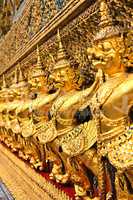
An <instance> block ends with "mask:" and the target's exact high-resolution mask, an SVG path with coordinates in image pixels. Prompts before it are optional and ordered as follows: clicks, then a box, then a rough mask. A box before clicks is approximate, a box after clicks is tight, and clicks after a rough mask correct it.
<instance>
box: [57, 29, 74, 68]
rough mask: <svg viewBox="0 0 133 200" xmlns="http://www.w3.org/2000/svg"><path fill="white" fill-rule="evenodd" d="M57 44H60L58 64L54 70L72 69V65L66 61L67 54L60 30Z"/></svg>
mask: <svg viewBox="0 0 133 200" xmlns="http://www.w3.org/2000/svg"><path fill="white" fill-rule="evenodd" d="M57 42H58V52H57V63H56V64H55V66H54V69H60V68H67V67H70V63H69V61H68V60H67V59H66V53H65V50H64V47H63V45H62V41H61V36H60V31H59V29H58V30H57Z"/></svg>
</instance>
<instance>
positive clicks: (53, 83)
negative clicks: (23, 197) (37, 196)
mask: <svg viewBox="0 0 133 200" xmlns="http://www.w3.org/2000/svg"><path fill="white" fill-rule="evenodd" d="M39 2H40V1H34V5H32V6H33V8H32V12H34V14H35V16H36V15H37V10H39V7H40V4H39ZM56 3H58V8H59V7H60V6H61V2H56ZM79 3H80V2H79ZM128 3H129V2H128ZM76 4H77V3H76ZM114 5H115V6H116V7H117V9H119V11H120V13H119V15H118V13H115V9H114V10H113V11H112V13H111V9H112V8H114V7H113V6H114ZM122 5H123V4H122V3H121V2H119V1H118V2H115V3H114V4H113V3H111V2H110V1H106V0H101V1H98V2H97V1H96V3H94V4H92V5H91V7H90V8H89V9H88V8H87V10H86V11H85V12H84V13H83V15H82V14H81V15H80V17H79V18H76V19H74V20H73V22H72V23H69V24H68V25H67V26H65V27H64V28H63V30H59V29H57V38H56V39H55V36H54V37H52V38H51V39H50V40H48V41H47V42H46V43H44V44H42V45H41V47H40V48H39V46H37V51H33V54H32V55H31V54H29V55H28V56H27V57H26V58H24V59H23V63H24V66H22V63H21V65H20V64H19V63H18V64H17V66H16V68H15V70H14V71H13V75H11V79H9V78H7V77H5V74H3V81H2V82H3V83H2V86H1V87H2V88H1V90H0V129H1V134H0V140H1V142H3V143H5V144H6V145H7V146H8V147H9V148H10V149H11V151H13V152H16V153H17V155H18V156H19V157H21V158H23V159H24V160H26V161H28V162H29V163H30V165H31V166H32V167H33V168H35V169H39V170H44V171H45V170H48V169H49V173H50V178H51V179H54V180H56V181H57V182H59V183H61V184H65V183H72V184H73V185H74V188H75V192H76V194H75V198H76V199H80V198H83V199H99V200H110V199H113V200H117V199H118V200H119V199H121V200H125V199H132V198H133V196H132V195H133V156H132V154H133V74H132V72H133V71H132V69H133V66H132V61H133V55H132V41H131V40H132V21H130V20H129V19H132V12H131V13H130V17H129V15H128V14H129V13H128V12H129V11H127V7H128V6H127V4H126V3H125V4H124V8H123V9H122V7H121V6H122ZM128 5H129V4H128ZM69 6H70V5H69ZM69 6H68V7H69ZM129 7H130V6H129ZM37 8H38V9H37ZM120 8H121V9H120ZM52 10H53V12H54V9H52ZM130 11H132V10H131V9H130ZM27 12H28V9H27ZM89 12H90V13H89ZM88 13H89V14H88ZM123 13H125V16H126V20H125V24H124V23H123V24H122V22H123V16H124V14H123ZM91 14H92V17H91ZM41 15H42V13H40V14H38V18H36V19H35V20H36V21H35V23H34V24H33V26H32V28H33V29H34V32H35V33H36V32H38V28H39V27H40V25H41V23H42V21H41V20H42V17H41ZM87 16H88V17H87ZM24 17H25V16H24ZM95 17H98V18H99V20H98V21H97V22H96V21H95V20H94V18H95ZM92 18H93V19H92ZM32 20H33V21H34V19H32ZM30 22H31V24H32V21H30ZM80 23H81V24H80ZM73 24H74V25H75V26H74V28H73V30H71V31H70V32H71V33H70V35H69V34H68V33H69V28H70V29H71V28H72V27H73ZM88 24H89V28H88ZM97 25H98V26H97ZM84 26H85V27H84ZM94 27H95V28H94ZM90 29H92V30H90ZM86 30H87V31H86ZM64 32H65V33H64ZM82 33H83V36H81V35H82ZM92 35H93V40H92ZM77 41H78V42H77ZM50 43H51V45H50ZM43 47H46V48H44V49H43ZM44 50H45V53H44V54H41V53H43V52H44ZM66 50H67V52H66ZM86 50H87V51H86ZM67 53H68V55H67ZM32 59H33V61H32V62H33V63H34V67H33V66H32V67H31V64H30V63H31V60H32ZM34 59H35V60H36V61H35V60H34ZM27 64H28V65H29V67H30V69H31V70H29V69H28V68H27V69H26V67H25V66H26V65H27ZM43 64H44V66H45V67H43ZM14 67H15V66H14ZM13 69H14V68H13ZM23 69H24V72H25V75H26V78H25V76H24V74H23ZM9 72H11V71H8V73H9ZM9 74H10V73H9ZM7 79H8V80H7ZM11 80H12V81H11ZM9 81H11V82H10V85H9ZM7 83H8V84H7ZM12 156H13V155H12ZM18 162H19V161H18ZM27 174H28V172H27ZM39 191H40V190H39ZM38 193H39V192H38ZM55 195H56V194H55Z"/></svg>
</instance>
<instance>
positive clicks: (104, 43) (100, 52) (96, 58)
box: [87, 37, 124, 73]
mask: <svg viewBox="0 0 133 200" xmlns="http://www.w3.org/2000/svg"><path fill="white" fill-rule="evenodd" d="M87 51H88V56H89V59H90V58H91V60H92V64H93V65H94V66H95V67H97V68H99V67H100V68H102V69H103V71H104V72H107V73H108V71H109V70H111V68H112V67H113V66H115V67H116V65H117V67H119V65H120V60H121V56H120V55H121V53H122V52H123V51H124V47H123V45H122V40H121V38H119V37H115V38H107V39H104V40H101V41H97V43H95V44H94V46H93V47H92V48H88V49H87Z"/></svg>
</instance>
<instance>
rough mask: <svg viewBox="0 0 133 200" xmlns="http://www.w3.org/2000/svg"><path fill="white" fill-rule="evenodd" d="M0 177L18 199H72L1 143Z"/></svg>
mask: <svg viewBox="0 0 133 200" xmlns="http://www.w3.org/2000/svg"><path fill="white" fill-rule="evenodd" d="M0 178H1V179H2V181H3V182H4V183H5V184H6V186H7V187H8V188H9V190H10V192H11V193H12V195H13V197H14V198H15V199H16V200H28V199H30V200H34V199H36V200H40V199H47V200H62V199H63V200H71V198H70V197H69V196H67V195H66V194H65V193H64V192H63V191H61V190H59V189H58V188H56V187H55V186H54V185H52V184H51V183H49V182H47V181H46V180H45V179H44V178H43V177H42V176H40V175H39V174H38V173H37V172H35V171H34V170H33V169H31V168H30V167H29V166H28V165H27V164H25V163H24V162H23V161H21V160H20V159H18V158H17V157H16V156H15V155H14V154H12V153H11V152H10V151H9V150H8V149H6V148H5V147H3V146H2V145H1V144H0Z"/></svg>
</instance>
